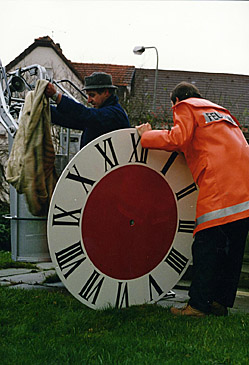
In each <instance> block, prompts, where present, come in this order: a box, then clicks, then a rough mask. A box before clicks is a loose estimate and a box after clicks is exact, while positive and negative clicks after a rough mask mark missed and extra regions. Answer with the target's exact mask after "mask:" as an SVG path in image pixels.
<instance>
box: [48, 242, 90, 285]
mask: <svg viewBox="0 0 249 365" xmlns="http://www.w3.org/2000/svg"><path fill="white" fill-rule="evenodd" d="M55 257H56V260H57V262H58V265H59V268H60V269H61V271H64V270H66V269H68V270H67V271H66V272H65V273H63V275H64V277H65V278H66V279H67V278H68V276H69V275H71V274H72V272H73V271H74V270H76V269H77V267H78V266H79V265H80V264H82V262H83V261H85V259H86V257H85V255H84V252H83V249H82V246H81V243H80V241H79V242H77V243H74V244H72V245H71V246H69V247H67V248H64V249H63V250H60V251H59V252H55Z"/></svg>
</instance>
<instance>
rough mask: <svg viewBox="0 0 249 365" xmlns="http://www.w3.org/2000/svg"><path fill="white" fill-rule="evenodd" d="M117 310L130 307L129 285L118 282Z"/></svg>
mask: <svg viewBox="0 0 249 365" xmlns="http://www.w3.org/2000/svg"><path fill="white" fill-rule="evenodd" d="M115 307H116V308H122V307H129V295H128V283H122V282H120V281H119V282H118V291H117V297H116V302H115Z"/></svg>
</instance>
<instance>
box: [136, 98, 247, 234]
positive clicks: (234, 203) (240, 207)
mask: <svg viewBox="0 0 249 365" xmlns="http://www.w3.org/2000/svg"><path fill="white" fill-rule="evenodd" d="M173 118H174V126H173V127H172V129H171V131H167V130H163V131H161V130H160V131H159V130H154V131H148V132H145V133H144V134H143V136H142V138H141V144H142V146H143V147H145V148H154V149H164V150H166V151H178V152H183V153H184V155H185V158H186V161H187V164H188V166H189V168H190V170H191V172H192V175H193V178H194V180H195V182H196V183H197V185H198V186H199V195H198V201H197V207H196V228H195V230H194V234H195V233H196V232H197V231H200V230H202V229H205V228H209V227H213V226H217V225H221V224H226V223H229V222H232V221H235V220H238V219H242V218H245V217H248V216H249V145H248V143H247V141H246V139H245V137H244V135H243V133H242V131H241V130H240V128H239V126H238V121H237V120H236V118H235V117H233V116H232V115H231V114H230V113H229V111H228V110H226V109H225V108H223V107H222V106H219V105H217V104H214V103H212V102H210V101H208V100H205V99H198V98H190V99H187V100H183V101H181V102H179V103H177V104H176V105H175V106H174V107H173Z"/></svg>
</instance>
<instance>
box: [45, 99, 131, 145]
mask: <svg viewBox="0 0 249 365" xmlns="http://www.w3.org/2000/svg"><path fill="white" fill-rule="evenodd" d="M51 119H52V123H54V124H58V125H60V126H62V127H65V128H71V129H77V130H82V131H83V134H82V137H81V142H80V148H82V147H84V146H85V145H86V144H87V143H89V142H91V141H92V140H94V139H95V138H97V137H99V136H101V135H103V134H105V133H108V132H111V131H114V130H116V129H122V128H129V127H130V123H129V119H128V116H127V114H126V112H125V111H124V109H123V108H122V107H121V105H120V104H119V102H118V98H117V96H115V95H111V96H110V97H109V98H108V99H107V100H106V101H105V103H104V104H103V105H102V106H101V107H100V108H99V109H94V108H87V107H85V106H84V105H83V104H80V103H77V102H75V101H74V100H72V99H70V98H68V97H66V96H65V95H62V98H61V102H60V103H59V104H58V105H57V106H56V107H54V106H51Z"/></svg>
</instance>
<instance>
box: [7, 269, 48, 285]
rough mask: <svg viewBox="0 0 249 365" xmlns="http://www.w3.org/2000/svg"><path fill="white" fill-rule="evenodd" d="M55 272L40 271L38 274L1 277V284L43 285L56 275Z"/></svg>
mask: <svg viewBox="0 0 249 365" xmlns="http://www.w3.org/2000/svg"><path fill="white" fill-rule="evenodd" d="M54 273H55V271H54V270H47V271H40V272H37V273H32V272H30V273H26V274H21V275H13V276H5V277H1V282H3V281H7V282H9V283H10V284H22V283H25V284H32V285H34V284H42V283H43V282H44V280H45V279H46V278H47V277H48V276H51V275H54Z"/></svg>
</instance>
